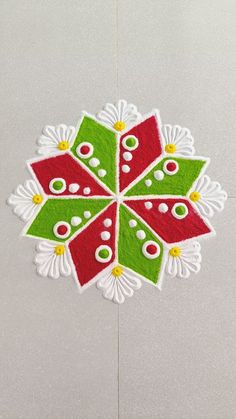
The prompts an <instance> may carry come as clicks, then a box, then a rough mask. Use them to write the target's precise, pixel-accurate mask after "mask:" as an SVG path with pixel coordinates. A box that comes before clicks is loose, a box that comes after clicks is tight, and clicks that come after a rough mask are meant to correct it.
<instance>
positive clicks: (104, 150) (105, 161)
mask: <svg viewBox="0 0 236 419" xmlns="http://www.w3.org/2000/svg"><path fill="white" fill-rule="evenodd" d="M83 142H89V143H91V144H92V145H93V147H94V151H93V155H91V156H90V157H88V158H81V157H80V156H78V154H77V152H76V148H77V147H78V145H79V144H81V143H83ZM116 150H117V141H116V135H115V133H114V132H113V131H111V130H109V129H108V128H106V127H104V126H103V125H101V124H99V123H98V122H97V121H95V120H94V119H92V118H90V117H88V116H85V117H84V118H83V121H82V123H81V125H80V128H79V131H78V134H77V136H76V138H75V142H74V144H73V146H72V148H71V151H72V153H73V154H74V156H75V157H76V158H78V159H79V160H80V161H81V162H83V163H84V164H85V165H86V166H87V167H88V168H89V169H90V170H91V171H92V172H93V173H94V174H95V175H96V176H97V178H98V179H100V180H101V181H102V182H103V183H104V184H105V185H107V186H108V187H109V188H110V189H111V190H112V191H114V192H116ZM91 158H97V159H98V160H99V162H100V164H99V165H98V166H97V167H91V166H90V164H89V161H90V159H91ZM99 170H105V171H106V175H105V176H104V177H101V176H99Z"/></svg>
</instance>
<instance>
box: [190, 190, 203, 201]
mask: <svg viewBox="0 0 236 419" xmlns="http://www.w3.org/2000/svg"><path fill="white" fill-rule="evenodd" d="M189 198H190V199H191V201H193V202H197V201H199V199H200V198H201V195H200V193H199V192H197V191H194V192H191V194H190V196H189Z"/></svg>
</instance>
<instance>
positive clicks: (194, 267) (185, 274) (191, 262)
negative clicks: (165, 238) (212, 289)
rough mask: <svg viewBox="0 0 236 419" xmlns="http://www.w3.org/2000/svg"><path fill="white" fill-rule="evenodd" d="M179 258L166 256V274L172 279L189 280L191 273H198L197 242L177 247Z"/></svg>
mask: <svg viewBox="0 0 236 419" xmlns="http://www.w3.org/2000/svg"><path fill="white" fill-rule="evenodd" d="M178 247H179V248H180V250H181V253H180V255H179V256H171V254H170V253H169V254H168V258H167V262H166V273H167V274H169V275H170V276H172V277H179V278H189V276H190V274H191V273H197V272H199V270H200V268H201V259H202V258H201V253H200V251H201V246H200V244H199V243H198V242H187V243H184V244H181V245H179V246H178Z"/></svg>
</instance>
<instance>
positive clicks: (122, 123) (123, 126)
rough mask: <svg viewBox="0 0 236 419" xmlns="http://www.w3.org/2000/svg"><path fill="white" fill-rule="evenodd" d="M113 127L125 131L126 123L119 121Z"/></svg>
mask: <svg viewBox="0 0 236 419" xmlns="http://www.w3.org/2000/svg"><path fill="white" fill-rule="evenodd" d="M113 128H115V129H116V131H123V129H125V128H126V124H125V122H123V121H117V122H116V123H115V124H114V125H113Z"/></svg>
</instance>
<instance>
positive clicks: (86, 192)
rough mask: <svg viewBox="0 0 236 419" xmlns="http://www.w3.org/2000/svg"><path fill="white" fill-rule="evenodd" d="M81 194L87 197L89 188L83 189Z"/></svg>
mask: <svg viewBox="0 0 236 419" xmlns="http://www.w3.org/2000/svg"><path fill="white" fill-rule="evenodd" d="M83 192H84V195H89V194H90V192H91V189H90V188H84V190H83Z"/></svg>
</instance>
